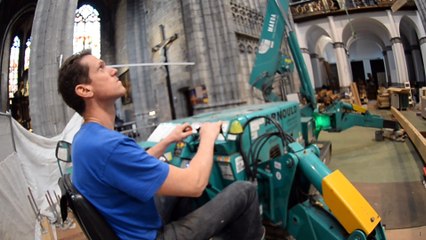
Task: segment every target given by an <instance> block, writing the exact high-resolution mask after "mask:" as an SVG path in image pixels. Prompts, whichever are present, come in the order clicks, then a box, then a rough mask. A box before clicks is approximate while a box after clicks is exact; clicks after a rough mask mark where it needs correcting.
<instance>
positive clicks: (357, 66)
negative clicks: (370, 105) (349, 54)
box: [351, 61, 365, 85]
mask: <svg viewBox="0 0 426 240" xmlns="http://www.w3.org/2000/svg"><path fill="white" fill-rule="evenodd" d="M351 68H352V79H353V81H354V82H355V83H356V84H357V85H360V84H361V83H363V84H364V83H365V71H364V64H363V63H362V61H353V62H351Z"/></svg>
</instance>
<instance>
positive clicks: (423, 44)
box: [419, 37, 426, 76]
mask: <svg viewBox="0 0 426 240" xmlns="http://www.w3.org/2000/svg"><path fill="white" fill-rule="evenodd" d="M419 44H420V53H421V57H422V59H423V63H422V64H423V69H424V70H425V71H426V37H422V38H420V39H419ZM423 76H424V73H423Z"/></svg>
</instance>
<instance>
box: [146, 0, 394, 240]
mask: <svg viewBox="0 0 426 240" xmlns="http://www.w3.org/2000/svg"><path fill="white" fill-rule="evenodd" d="M287 12H289V3H288V1H287V0H268V1H267V9H266V14H265V18H264V19H265V20H264V21H265V22H264V25H263V30H262V35H261V37H260V43H259V51H258V53H257V55H256V60H255V65H254V67H253V70H252V74H251V78H250V84H251V85H252V86H253V87H254V88H257V89H259V90H261V91H262V94H263V96H264V98H265V100H266V101H267V103H264V104H258V105H249V106H240V107H238V108H234V109H231V110H222V111H217V112H211V113H203V114H199V115H196V116H193V117H190V118H185V119H179V120H174V121H172V122H167V123H161V124H160V125H159V126H158V127H157V128H156V129H155V130H154V132H153V133H152V134H151V136H150V137H149V138H148V141H147V142H144V143H141V146H142V147H149V146H152V145H154V144H156V143H158V142H159V141H161V139H162V138H164V137H165V136H167V135H168V133H169V132H170V131H172V130H173V128H174V127H176V126H177V125H178V124H183V123H186V122H188V123H190V124H191V126H192V128H193V129H196V126H197V125H198V126H199V123H202V122H213V121H222V122H223V124H222V134H221V135H219V137H218V138H217V139H216V142H215V151H214V164H213V168H212V173H211V176H210V180H209V186H208V188H207V189H206V191H205V194H204V197H205V198H206V200H208V199H209V198H212V197H214V196H215V195H216V194H217V193H218V192H220V191H221V190H223V189H224V188H225V187H226V186H227V185H229V184H230V183H232V182H234V181H252V182H255V183H256V184H257V186H258V194H259V202H260V205H261V212H262V215H263V218H264V220H265V221H267V222H269V223H271V224H272V225H274V226H278V227H279V228H281V229H283V230H285V231H287V232H288V233H289V234H290V235H291V236H292V237H294V238H296V239H302V240H304V239H306V240H311V239H327V240H344V239H346V240H355V239H356V240H367V239H368V240H372V239H375V240H383V239H386V236H385V233H384V227H383V226H382V224H381V218H380V216H379V215H378V214H377V212H376V211H375V210H374V209H373V208H372V207H371V205H370V204H369V203H368V202H367V200H366V199H365V198H364V197H363V196H362V195H361V194H360V193H359V192H358V190H357V189H356V188H355V187H354V186H353V185H352V184H351V183H350V181H349V180H348V179H347V178H346V177H345V176H344V175H343V174H342V173H341V172H340V171H339V170H336V171H333V172H331V170H330V169H328V167H327V166H326V165H325V164H324V163H323V161H322V160H321V159H320V151H319V149H318V147H317V146H316V145H315V144H313V143H315V141H316V139H317V137H318V134H319V132H320V131H323V130H325V131H336V132H338V131H342V130H345V129H348V128H350V127H352V126H365V127H376V128H384V127H389V126H393V124H394V122H391V121H386V120H384V119H383V118H381V117H379V116H375V115H372V114H370V113H369V112H368V111H367V110H366V109H364V108H362V107H359V106H357V105H352V104H348V103H344V102H341V101H334V102H333V103H332V104H330V105H329V106H327V107H326V108H325V109H323V110H321V111H320V110H319V109H318V108H317V103H316V97H315V94H314V90H313V88H312V85H311V82H310V79H309V75H308V72H307V69H306V65H305V63H304V60H303V56H302V54H301V52H300V47H299V45H298V42H297V38H296V35H295V33H294V31H293V30H292V26H291V24H290V23H291V22H290V17H289V14H287ZM284 35H286V39H287V41H288V44H289V47H290V49H291V52H292V57H293V59H294V67H296V69H297V71H298V72H299V75H300V80H301V89H300V92H301V95H302V97H303V101H302V102H303V103H304V104H303V105H301V104H300V103H299V102H293V101H288V102H283V101H281V100H280V98H279V97H278V96H277V95H275V93H274V92H273V91H272V90H273V89H272V84H273V79H274V76H275V75H276V74H277V73H278V74H284V73H286V72H287V71H290V70H291V69H292V67H293V66H290V65H291V64H292V61H289V60H288V57H285V56H284V55H282V54H281V43H282V40H283V37H284ZM193 132H194V134H193V135H191V136H189V137H188V138H187V139H185V141H183V142H181V143H177V144H173V145H171V146H169V148H168V149H167V150H166V153H165V154H164V156H165V157H166V158H167V161H168V162H169V163H170V164H173V165H175V166H180V167H185V166H187V165H188V164H190V161H191V159H192V157H193V156H194V155H195V153H196V150H197V147H198V144H199V142H198V141H199V139H198V136H197V134H198V133H197V132H195V131H193ZM312 186H313V187H314V188H315V189H316V193H314V194H313V193H312V191H311V190H312Z"/></svg>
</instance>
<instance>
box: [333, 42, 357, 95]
mask: <svg viewBox="0 0 426 240" xmlns="http://www.w3.org/2000/svg"><path fill="white" fill-rule="evenodd" d="M333 48H334V50H335V54H336V60H337V61H336V65H337V74H338V77H339V84H340V88H347V87H349V86H350V85H351V82H352V81H351V77H350V71H349V66H348V56H347V54H346V49H345V46H344V44H343V43H342V42H334V43H333Z"/></svg>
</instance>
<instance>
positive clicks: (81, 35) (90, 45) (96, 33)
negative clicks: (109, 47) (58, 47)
mask: <svg viewBox="0 0 426 240" xmlns="http://www.w3.org/2000/svg"><path fill="white" fill-rule="evenodd" d="M73 46H74V53H76V52H80V51H81V50H84V49H91V50H92V54H93V55H94V56H96V57H98V58H100V57H101V19H100V18H99V13H98V11H97V10H96V9H94V8H93V7H92V6H90V5H88V4H85V5H83V6H81V7H80V8H79V9H77V11H76V12H75V19H74V44H73Z"/></svg>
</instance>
